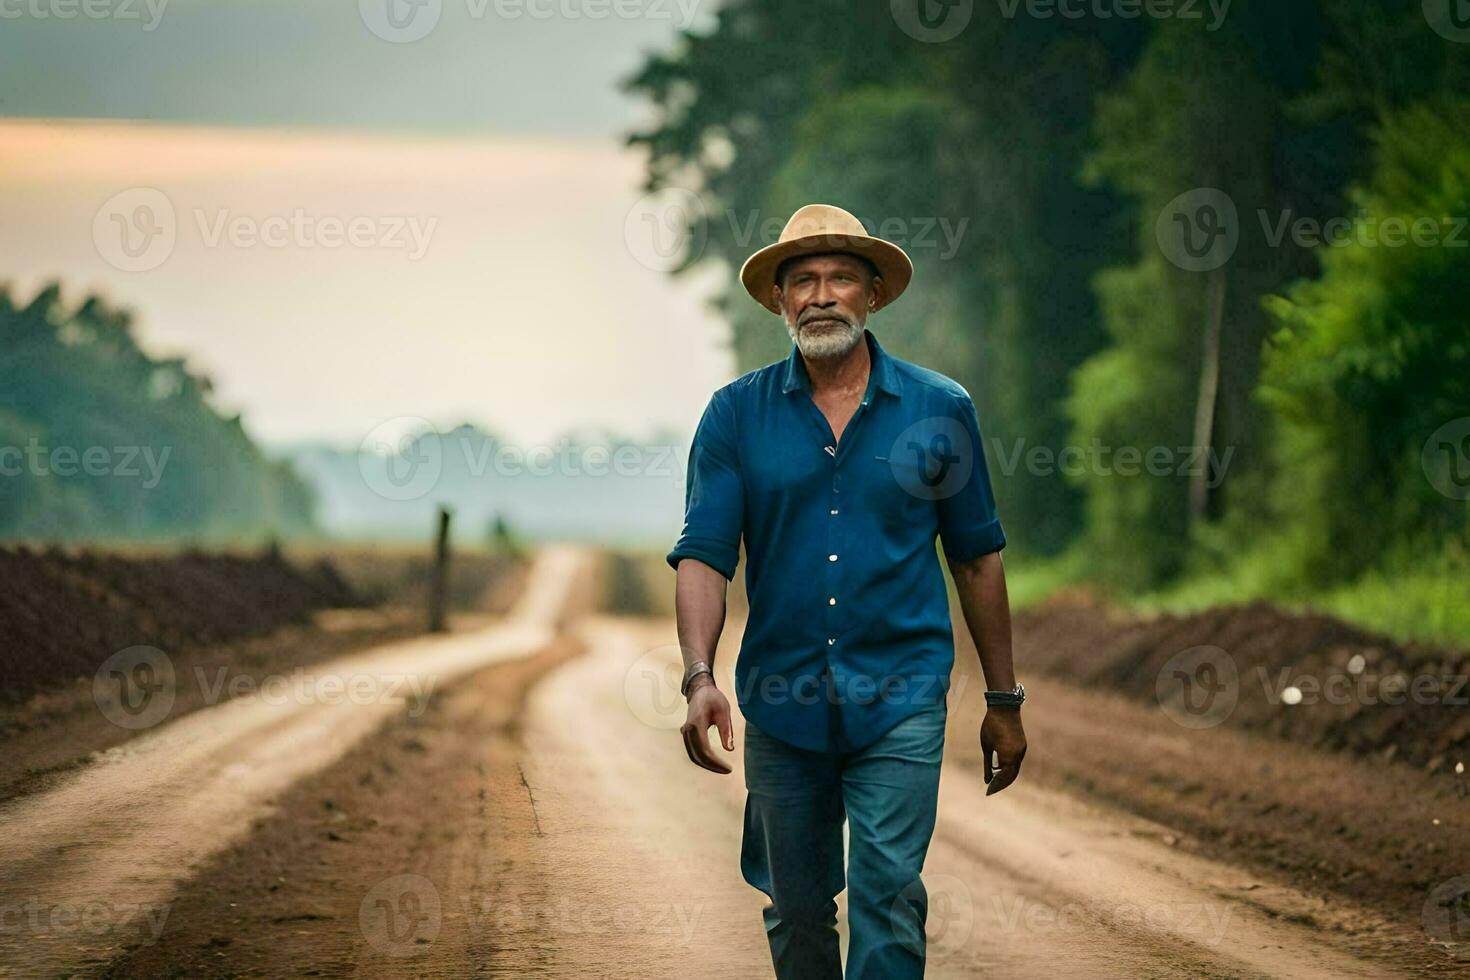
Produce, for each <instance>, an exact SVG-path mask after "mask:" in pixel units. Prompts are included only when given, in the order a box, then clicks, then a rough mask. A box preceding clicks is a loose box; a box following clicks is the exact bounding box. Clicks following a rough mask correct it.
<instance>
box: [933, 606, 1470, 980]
mask: <svg viewBox="0 0 1470 980" xmlns="http://www.w3.org/2000/svg"><path fill="white" fill-rule="evenodd" d="M960 632H961V634H962V635H961V636H960V638H959V642H958V643H957V647H958V655H957V665H956V672H955V675H954V678H955V679H954V683H955V688H954V689H953V690H954V691H955V692H956V693H958V694H959V697H958V698H957V699H956V700H954V701H953V702H952V703H954V704H958V705H959V707H960V710H959V711H956V712H954V714H953V716H952V728H951V738H950V746H951V747H952V748H951V751H954V752H958V753H959V754H960V756H961V758H964V759H966V760H967V761H968V762H969V763H970V764H973V765H976V766H978V765H979V763H980V758H979V746H978V740H977V739H976V738H975V734H974V733H975V732H977V731H978V728H979V723H980V718H981V716H982V714H983V711H984V708H983V699H982V698H981V697H980V696H979V692H980V691H983V690H984V683H983V680H982V679H981V676H980V673H979V670H978V662H977V658H976V655H975V652H974V647H973V644H971V643H970V641H969V637H968V636H967V635H963V634H964V631H963V630H961V631H960ZM1015 632H1016V635H1015V643H1016V663H1017V670H1018V673H1020V674H1021V675H1022V676H1023V677H1026V678H1027V679H1028V683H1027V692H1028V695H1029V698H1028V704H1027V707H1026V709H1025V713H1026V723H1027V734H1028V740H1029V742H1030V750H1029V754H1028V756H1027V761H1026V772H1025V778H1027V779H1030V780H1036V781H1038V782H1041V783H1043V784H1047V785H1051V786H1056V787H1061V788H1065V789H1068V790H1070V791H1072V792H1074V793H1078V792H1080V793H1083V794H1085V795H1087V796H1090V797H1093V798H1096V799H1100V800H1103V801H1105V802H1107V803H1108V804H1111V805H1113V806H1116V807H1119V808H1121V809H1124V810H1127V811H1130V812H1132V813H1136V814H1139V815H1141V816H1144V817H1147V818H1149V819H1152V820H1155V821H1157V822H1159V823H1161V824H1163V825H1165V826H1167V827H1169V828H1170V829H1171V830H1172V832H1173V835H1172V836H1173V838H1174V840H1173V841H1172V843H1173V844H1174V845H1175V846H1178V847H1181V848H1186V849H1190V850H1197V851H1198V852H1200V853H1202V854H1205V855H1208V856H1211V857H1215V858H1219V859H1222V860H1227V861H1230V862H1232V863H1235V864H1238V865H1240V866H1243V867H1246V868H1251V869H1255V870H1257V871H1259V872H1260V873H1262V874H1263V875H1269V876H1271V877H1272V878H1275V879H1278V880H1283V881H1286V882H1289V883H1290V884H1292V885H1294V886H1296V887H1298V888H1301V889H1302V890H1304V891H1306V892H1308V893H1310V894H1315V895H1317V896H1320V897H1321V899H1322V902H1323V905H1322V910H1321V912H1320V913H1319V914H1320V917H1321V919H1322V921H1323V922H1324V923H1326V922H1328V921H1331V920H1332V919H1333V918H1334V916H1333V910H1334V909H1337V908H1340V907H1341V906H1343V904H1344V903H1351V904H1354V905H1360V906H1362V907H1365V908H1367V909H1372V910H1374V911H1376V912H1378V913H1380V914H1381V915H1382V916H1383V917H1384V918H1385V919H1386V920H1387V921H1388V922H1390V923H1393V924H1395V925H1396V926H1397V927H1399V929H1398V931H1397V933H1396V935H1394V936H1387V935H1385V934H1383V932H1382V930H1375V929H1371V928H1368V927H1367V926H1354V925H1353V924H1352V922H1351V921H1348V922H1338V923H1337V924H1336V925H1335V926H1333V927H1332V928H1333V929H1334V930H1335V931H1338V932H1340V933H1341V934H1342V935H1343V937H1344V940H1345V941H1347V942H1352V941H1354V940H1355V939H1365V940H1370V941H1371V942H1372V944H1373V945H1375V946H1377V947H1380V948H1386V949H1388V950H1389V951H1391V952H1392V953H1393V954H1394V955H1395V957H1398V956H1402V957H1403V958H1404V959H1403V961H1404V962H1409V963H1414V964H1415V967H1416V970H1419V971H1423V972H1424V975H1431V974H1433V975H1437V974H1438V972H1439V971H1447V972H1450V973H1453V972H1454V971H1455V970H1456V967H1454V966H1452V965H1450V961H1448V960H1446V958H1445V955H1444V952H1443V950H1442V949H1441V948H1440V947H1439V946H1436V945H1433V944H1432V943H1428V942H1425V938H1426V937H1425V936H1424V931H1423V920H1424V915H1425V913H1426V905H1427V904H1429V903H1431V902H1432V901H1433V900H1434V898H1433V897H1434V896H1435V895H1438V892H1437V889H1439V888H1440V886H1442V885H1444V884H1445V883H1447V882H1450V881H1452V880H1454V879H1457V878H1459V877H1460V876H1464V875H1470V801H1467V796H1470V793H1467V788H1466V784H1467V778H1466V776H1463V775H1458V774H1456V773H1455V772H1454V771H1453V763H1452V762H1441V763H1440V764H1436V765H1430V766H1424V765H1414V766H1410V765H1399V764H1388V763H1387V762H1385V761H1383V760H1384V758H1385V757H1386V756H1389V755H1392V756H1395V757H1396V758H1397V759H1398V760H1399V761H1403V760H1422V759H1425V758H1426V757H1436V758H1437V757H1439V756H1440V755H1441V754H1442V753H1443V752H1444V751H1445V747H1446V745H1447V744H1450V745H1458V746H1460V747H1461V754H1460V755H1459V756H1458V757H1466V758H1470V752H1463V747H1464V736H1463V735H1457V734H1455V733H1458V732H1463V731H1464V723H1465V721H1466V716H1467V715H1470V711H1467V709H1466V708H1464V707H1458V708H1457V707H1453V706H1442V707H1439V708H1435V709H1433V710H1427V711H1424V712H1423V714H1422V715H1417V714H1415V710H1416V709H1413V708H1412V707H1408V708H1406V707H1403V706H1392V705H1353V706H1349V707H1347V708H1339V707H1338V706H1334V705H1325V704H1324V705H1313V706H1308V705H1305V704H1299V705H1295V706H1288V705H1284V704H1281V703H1277V704H1271V703H1270V702H1269V700H1268V699H1267V698H1266V697H1265V696H1264V695H1263V693H1262V688H1261V685H1260V683H1259V680H1258V678H1257V676H1256V675H1255V674H1254V671H1253V670H1252V669H1253V668H1255V667H1257V666H1263V667H1264V666H1267V665H1270V666H1269V669H1271V670H1272V671H1274V670H1275V669H1278V668H1279V667H1280V666H1284V665H1290V666H1292V667H1293V676H1296V675H1297V674H1298V673H1306V672H1309V671H1314V670H1317V671H1320V670H1327V669H1331V668H1335V669H1338V670H1341V666H1340V665H1342V664H1343V663H1345V661H1346V660H1347V659H1349V658H1350V657H1351V656H1352V655H1353V653H1358V652H1361V653H1363V654H1364V656H1365V659H1367V660H1368V662H1369V663H1370V664H1371V663H1376V664H1380V665H1387V668H1388V669H1402V670H1409V669H1415V668H1418V669H1429V670H1439V669H1443V668H1445V665H1449V666H1454V665H1455V664H1457V663H1459V664H1460V665H1461V666H1460V668H1459V669H1463V663H1462V662H1461V661H1457V660H1456V659H1455V658H1442V657H1440V656H1439V655H1436V654H1428V653H1426V652H1424V651H1419V650H1408V651H1406V650H1405V649H1403V648H1398V647H1395V646H1393V645H1392V644H1390V643H1388V642H1386V641H1383V640H1381V639H1377V638H1373V637H1369V636H1367V635H1365V634H1363V633H1362V632H1360V631H1357V630H1354V629H1352V628H1351V627H1348V626H1346V625H1344V624H1342V623H1339V622H1336V621H1334V620H1331V619H1328V618H1326V617H1318V616H1295V615H1291V614H1287V613H1283V612H1281V611H1279V610H1275V609H1271V608H1270V607H1266V606H1261V605H1257V606H1251V607H1246V608H1243V609H1222V610H1214V611H1211V612H1209V613H1204V614H1201V615H1198V616H1190V617H1167V618H1165V619H1161V620H1158V621H1153V622H1141V621H1137V620H1132V619H1128V618H1124V617H1119V616H1116V615H1110V614H1109V613H1108V612H1107V611H1105V610H1103V609H1101V608H1098V607H1093V606H1088V605H1082V604H1078V603H1076V602H1069V603H1066V604H1052V605H1050V606H1048V607H1045V608H1043V609H1042V610H1039V611H1034V612H1028V613H1026V614H1023V615H1021V616H1018V617H1017V620H1016V631H1015ZM1198 645H1212V646H1217V647H1220V648H1222V649H1224V650H1227V651H1229V653H1230V654H1231V656H1232V657H1234V658H1235V660H1236V661H1237V663H1238V664H1239V665H1240V669H1241V682H1240V698H1239V704H1238V706H1237V707H1236V709H1235V711H1234V712H1233V713H1232V714H1231V715H1230V717H1229V719H1228V720H1227V721H1226V722H1225V723H1223V724H1221V725H1219V726H1218V727H1210V728H1200V729H1192V728H1188V727H1185V726H1182V725H1180V724H1177V723H1176V722H1175V721H1174V720H1172V719H1171V717H1170V716H1169V714H1167V713H1166V712H1165V711H1163V710H1161V706H1160V702H1159V701H1158V700H1157V694H1156V687H1155V677H1156V675H1157V672H1158V670H1159V668H1160V666H1162V664H1164V663H1165V662H1166V661H1168V660H1169V658H1170V657H1171V656H1173V655H1174V654H1176V653H1178V652H1180V651H1181V650H1185V649H1188V648H1190V647H1193V646H1198ZM1248 670H1252V673H1251V674H1250V675H1248V674H1247V671H1248ZM1039 671H1041V672H1044V674H1043V675H1042V676H1037V674H1038V672H1039ZM1369 672H1371V669H1370V671H1369ZM1271 676H1272V677H1274V676H1275V674H1274V673H1272V674H1271ZM1304 708H1308V709H1310V710H1306V711H1303V710H1302V709H1304ZM1415 739H1422V741H1415ZM1323 748H1329V749H1337V750H1338V751H1335V752H1323V751H1321V750H1322V749H1323ZM1369 753H1372V754H1373V755H1372V757H1370V758H1364V757H1363V756H1364V755H1368V754H1369ZM1464 884H1465V885H1466V887H1470V878H1467V879H1464ZM1441 897H1443V896H1441ZM1461 900H1462V901H1467V900H1470V896H1462V899H1461ZM1350 918H1351V917H1350ZM1430 938H1442V937H1430ZM1460 938H1461V939H1466V938H1470V937H1460ZM1461 955H1464V954H1463V952H1462V953H1461ZM1458 969H1460V970H1463V969H1464V967H1463V964H1461V965H1460V966H1459V967H1458Z"/></svg>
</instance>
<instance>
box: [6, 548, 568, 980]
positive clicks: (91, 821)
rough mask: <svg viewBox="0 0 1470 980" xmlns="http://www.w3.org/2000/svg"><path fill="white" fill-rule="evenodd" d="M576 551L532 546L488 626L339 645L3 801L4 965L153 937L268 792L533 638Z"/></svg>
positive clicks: (539, 640)
mask: <svg viewBox="0 0 1470 980" xmlns="http://www.w3.org/2000/svg"><path fill="white" fill-rule="evenodd" d="M585 560H586V559H585V556H583V555H582V554H580V553H578V552H575V551H570V550H550V551H547V552H545V553H543V554H542V555H541V556H540V557H539V558H538V559H537V562H536V564H535V566H534V568H533V569H532V572H531V575H530V579H529V582H528V584H527V587H526V591H525V594H524V595H523V596H522V598H521V600H520V602H519V603H518V605H517V607H516V609H515V611H514V613H513V615H512V616H511V617H509V618H508V619H507V620H506V621H505V622H503V623H500V624H497V625H495V626H492V627H490V628H487V629H484V630H481V631H477V632H471V633H465V634H459V635H452V636H448V637H422V638H419V639H414V640H409V641H405V642H402V643H397V644H393V645H389V646H385V647H380V648H377V649H375V650H372V651H369V652H367V653H365V654H361V655H355V656H349V657H345V658H342V659H339V660H335V661H332V662H329V663H325V664H321V665H318V666H316V667H314V668H312V669H311V670H310V672H309V673H305V674H302V675H300V676H299V677H295V678H290V679H289V680H290V681H291V683H289V684H287V683H283V684H281V685H280V686H279V687H276V688H264V687H263V688H260V689H256V690H249V691H245V692H243V693H242V692H238V691H232V692H231V693H232V694H236V695H237V696H234V697H231V698H229V699H228V700H225V701H224V702H223V703H220V704H217V705H215V706H214V707H211V708H208V709H207V710H201V711H198V712H195V713H193V714H190V715H187V716H185V717H183V718H180V719H179V720H177V721H175V722H173V723H171V724H166V725H162V726H160V727H158V728H156V729H154V730H152V731H149V732H147V733H146V734H144V735H142V736H140V737H137V738H135V739H133V740H131V741H129V742H127V743H125V744H124V745H122V746H120V747H118V748H115V749H113V750H110V751H109V752H107V753H105V754H104V755H103V757H102V758H100V759H98V760H97V761H95V762H94V763H93V764H90V765H88V766H86V767H84V768H82V769H80V770H79V771H77V772H76V773H75V774H74V775H72V776H71V777H70V778H68V779H66V780H64V781H63V782H61V784H60V785H57V786H55V787H54V788H51V789H48V790H46V791H44V792H41V793H38V794H35V795H31V796H27V797H22V798H20V799H17V800H15V801H13V802H11V803H10V804H9V805H7V806H6V807H5V808H4V809H3V811H0V825H3V826H4V827H5V829H6V832H5V834H4V835H3V837H0V910H3V915H4V921H3V922H0V925H3V927H4V928H3V930H0V964H3V965H4V968H5V969H6V970H7V971H9V972H10V973H12V974H14V975H21V976H52V975H56V974H64V973H66V972H69V971H71V970H74V969H78V968H83V967H87V966H92V967H98V966H101V965H103V964H105V963H107V962H108V961H110V960H111V959H113V958H114V957H115V956H116V955H117V954H118V953H119V952H120V950H121V948H122V946H123V943H124V942H125V941H126V938H127V937H129V936H131V938H133V939H136V938H137V937H138V936H143V937H145V938H146V937H148V936H150V935H151V936H152V937H154V938H156V937H157V936H158V935H160V934H161V932H162V930H163V928H164V925H165V922H166V918H167V911H168V900H169V898H170V896H171V895H172V893H173V890H174V888H175V886H176V884H177V883H178V882H179V881H180V880H181V879H183V878H185V877H187V876H188V875H189V874H190V873H191V871H192V870H193V869H194V868H195V867H196V866H197V865H198V864H199V862H201V861H202V860H204V859H205V858H207V857H208V856H209V855H211V854H213V853H215V852H217V851H219V850H221V849H223V848H226V847H228V846H230V845H231V844H233V843H234V842H236V841H238V840H240V839H241V838H243V837H244V836H245V835H246V834H247V832H248V831H249V830H250V828H251V825H252V823H253V822H254V821H255V820H256V819H258V818H259V817H261V816H262V815H263V814H265V813H267V812H269V803H270V800H271V799H272V798H273V797H274V796H275V795H276V794H278V793H280V792H282V791H283V790H285V789H286V788H288V787H290V786H291V785H292V784H294V783H296V782H298V781H300V780H303V779H305V778H307V777H309V776H311V775H313V774H315V773H318V772H320V771H321V770H323V769H325V768H326V767H328V766H330V765H331V764H332V763H334V762H335V761H336V760H338V759H339V758H341V757H342V756H343V754H344V753H346V752H347V751H348V750H349V749H351V748H352V747H353V746H354V745H356V744H357V743H358V742H360V741H362V740H363V739H365V738H367V737H369V736H370V735H371V734H372V733H374V732H375V731H377V730H378V729H379V728H380V727H381V726H382V725H383V724H384V723H385V722H386V721H388V720H389V719H391V718H393V717H395V716H397V715H399V714H400V713H402V712H405V711H407V712H410V713H412V712H415V711H417V712H422V711H423V710H424V709H425V708H426V707H427V702H428V699H429V698H430V697H432V695H433V693H434V691H435V689H436V688H439V687H441V686H447V685H449V684H451V683H453V682H454V681H455V680H457V679H459V678H461V677H463V676H465V675H467V674H470V673H473V672H475V671H477V670H480V669H482V668H484V667H485V666H487V665H490V664H493V663H496V662H497V661H502V660H505V659H508V658H514V657H522V656H526V655H527V654H529V653H530V652H532V651H535V650H537V649H539V648H542V647H544V646H546V645H547V644H548V643H549V642H550V641H551V639H552V637H553V635H554V634H555V631H556V629H557V628H558V626H559V624H560V617H561V614H562V609H563V606H564V604H565V602H566V599H567V596H568V594H569V591H570V590H571V589H572V588H573V587H574V585H575V583H576V582H577V580H578V577H579V576H580V575H581V574H582V572H583V565H584V563H585ZM186 682H187V680H186V679H182V678H177V679H175V683H186ZM200 682H201V683H207V682H208V679H205V678H201V679H200ZM167 693H168V694H169V695H170V697H171V696H172V691H169V692H167Z"/></svg>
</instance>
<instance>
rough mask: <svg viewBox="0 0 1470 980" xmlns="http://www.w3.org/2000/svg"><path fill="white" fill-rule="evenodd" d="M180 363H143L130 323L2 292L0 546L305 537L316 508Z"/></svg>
mask: <svg viewBox="0 0 1470 980" xmlns="http://www.w3.org/2000/svg"><path fill="white" fill-rule="evenodd" d="M211 390H212V389H211V385H210V381H209V379H208V378H207V377H204V376H203V375H200V374H197V373H195V372H193V371H191V370H190V369H189V368H188V367H187V366H186V365H185V364H184V362H183V361H181V360H178V359H173V358H162V359H159V358H154V357H151V356H150V355H148V354H147V353H145V352H144V351H143V350H142V349H141V348H140V347H139V346H138V343H137V340H136V338H135V337H134V333H133V319H132V315H131V314H130V313H129V312H128V311H126V310H122V309H116V308H113V307H110V306H108V304H107V303H106V302H104V301H103V300H102V299H100V298H98V297H96V296H90V297H88V298H87V299H85V300H84V301H83V302H82V303H81V305H80V306H77V307H75V308H73V307H70V306H68V305H67V304H65V303H64V302H63V300H62V296H61V289H60V287H59V286H58V285H55V284H52V285H48V286H46V287H45V288H43V289H42V290H41V291H40V292H39V293H37V294H36V295H35V297H33V298H32V299H31V300H30V302H28V303H24V304H20V303H18V302H17V301H16V299H15V298H14V296H13V295H12V293H11V291H10V290H9V289H8V288H0V392H3V397H0V537H6V538H34V539H45V540H60V541H65V540H85V539H97V538H104V539H117V540H124V539H158V538H177V537H189V538H194V539H198V540H206V541H208V540H213V541H226V540H238V539H241V538H255V537H259V536H262V535H269V536H276V535H280V536H285V535H291V534H300V533H304V532H307V531H310V530H312V528H313V526H314V525H313V510H314V507H315V499H314V495H313V493H312V491H311V489H310V488H309V487H308V486H307V484H306V483H304V482H303V481H302V480H301V479H299V478H298V477H297V475H296V474H295V473H294V472H293V471H292V470H291V468H290V467H289V466H288V465H287V464H285V463H281V462H277V461H274V460H271V459H268V458H267V457H266V456H265V454H264V453H263V452H262V451H261V450H260V448H259V447H258V446H256V445H255V443H253V442H252V441H251V439H250V437H249V436H248V435H247V434H246V432H245V430H244V429H243V428H241V425H240V417H239V416H238V415H230V416H226V415H223V414H221V413H220V412H219V411H217V410H216V409H215V407H214V406H213V405H212V404H211V401H210V393H211Z"/></svg>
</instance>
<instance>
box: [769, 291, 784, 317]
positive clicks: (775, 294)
mask: <svg viewBox="0 0 1470 980" xmlns="http://www.w3.org/2000/svg"><path fill="white" fill-rule="evenodd" d="M783 299H784V297H783V296H782V294H781V287H780V286H772V287H771V303H772V305H774V306H775V307H776V309H778V310H780V311H781V312H782V313H785V312H786V307H785V305H784V304H783V303H782V300H783Z"/></svg>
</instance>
